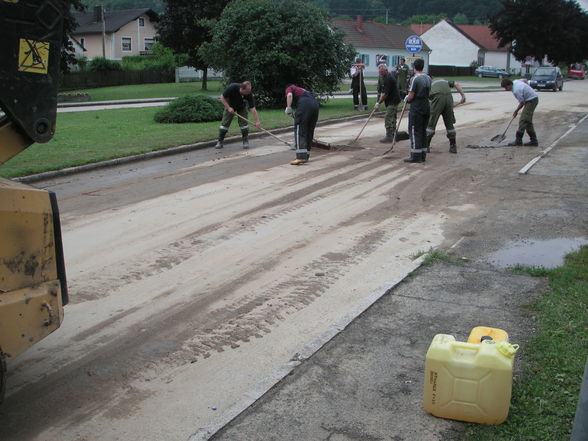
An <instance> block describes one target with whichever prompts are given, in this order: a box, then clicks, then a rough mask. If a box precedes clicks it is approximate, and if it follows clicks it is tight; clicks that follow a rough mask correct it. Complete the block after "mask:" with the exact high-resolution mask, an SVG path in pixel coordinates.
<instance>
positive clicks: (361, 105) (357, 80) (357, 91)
mask: <svg viewBox="0 0 588 441" xmlns="http://www.w3.org/2000/svg"><path fill="white" fill-rule="evenodd" d="M364 68H365V64H363V63H362V62H361V60H360V59H359V58H358V59H357V60H355V63H353V64H352V65H351V90H352V91H353V108H354V109H355V110H367V109H368V103H367V91H366V90H365V83H364V81H363V69H364Z"/></svg>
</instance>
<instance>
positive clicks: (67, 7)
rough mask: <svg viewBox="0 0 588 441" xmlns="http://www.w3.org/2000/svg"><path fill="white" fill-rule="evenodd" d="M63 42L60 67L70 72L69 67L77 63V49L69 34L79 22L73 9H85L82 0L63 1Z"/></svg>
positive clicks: (63, 70)
mask: <svg viewBox="0 0 588 441" xmlns="http://www.w3.org/2000/svg"><path fill="white" fill-rule="evenodd" d="M63 5H64V8H63V11H64V13H63V43H62V45H61V62H60V68H61V71H62V72H68V71H69V67H70V66H72V65H74V64H76V63H77V60H76V57H75V49H74V46H73V43H72V41H71V40H70V39H69V36H70V35H71V33H72V32H73V30H74V29H75V28H77V27H78V23H77V22H76V19H75V18H74V16H73V14H72V10H76V11H83V10H84V9H85V7H84V5H83V3H82V2H81V1H80V0H64V1H63Z"/></svg>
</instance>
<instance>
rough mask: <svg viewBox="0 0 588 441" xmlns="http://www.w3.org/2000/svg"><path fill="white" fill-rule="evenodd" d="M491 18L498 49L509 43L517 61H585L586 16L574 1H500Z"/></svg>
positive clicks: (587, 24) (587, 29)
mask: <svg viewBox="0 0 588 441" xmlns="http://www.w3.org/2000/svg"><path fill="white" fill-rule="evenodd" d="M500 3H501V4H502V10H501V11H499V12H498V13H497V14H496V15H494V16H492V17H490V29H492V32H493V33H494V34H495V35H496V37H497V38H498V39H499V40H500V46H506V45H508V44H511V43H512V46H513V53H514V55H515V57H516V58H517V59H518V60H523V59H524V58H525V57H527V56H531V57H533V58H534V59H535V60H537V61H541V60H543V59H544V58H545V57H547V59H548V60H549V61H550V62H552V63H554V64H559V63H560V62H565V63H568V64H569V63H573V62H575V61H578V60H583V59H585V58H588V48H587V46H586V42H587V41H588V14H586V13H585V12H584V11H583V10H582V9H581V8H580V6H579V5H578V3H576V2H575V1H574V0H500Z"/></svg>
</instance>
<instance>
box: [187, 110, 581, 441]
mask: <svg viewBox="0 0 588 441" xmlns="http://www.w3.org/2000/svg"><path fill="white" fill-rule="evenodd" d="M587 140H588V121H587V120H586V118H584V119H582V120H581V122H580V124H579V126H578V127H576V128H575V129H574V130H573V131H571V132H570V133H569V136H566V137H564V138H562V139H560V140H559V141H557V146H556V148H553V149H552V150H551V151H549V153H548V154H547V155H546V158H544V159H543V160H541V161H539V162H538V163H537V164H536V165H535V166H534V167H532V168H531V169H530V171H528V173H529V174H530V175H534V176H535V177H539V178H541V179H548V180H549V182H550V186H549V188H541V189H537V190H536V191H538V192H545V193H551V194H555V199H553V200H554V201H556V202H554V205H556V206H553V207H552V208H551V209H550V211H549V213H548V215H549V216H552V217H556V218H559V219H560V220H561V222H566V221H565V218H566V215H565V210H564V209H562V205H561V204H562V203H561V202H560V201H557V192H558V191H562V192H563V191H564V190H563V188H559V186H558V179H559V178H560V177H561V176H564V175H565V176H570V175H571V176H586V175H587V174H588V171H587V169H586V164H587V163H588V148H587V145H586V144H587ZM533 179H534V178H530V179H529V180H528V181H527V182H528V183H523V191H530V190H527V189H526V188H525V185H532V184H531V183H532V182H535V181H533ZM543 182H545V180H544V181H543ZM582 182H583V183H585V182H586V180H585V179H584V180H582ZM566 185H569V184H566ZM581 187H582V188H577V189H576V192H575V193H574V194H562V198H563V199H565V198H566V197H567V196H570V197H569V201H568V203H572V204H574V203H577V202H574V201H576V198H580V199H579V200H581V201H583V203H585V200H586V198H585V196H586V191H585V186H581ZM506 207H508V205H507V206H506ZM525 209H526V210H529V208H528V207H527V208H525ZM541 209H544V207H541ZM530 210H533V208H530ZM538 210H539V208H538ZM542 215H543V214H542ZM558 216H559V217H558ZM507 218H508V219H510V217H507ZM501 220H502V219H501ZM489 222H491V221H489ZM510 222H511V223H512V225H504V226H503V229H504V233H503V234H504V237H505V238H507V237H509V231H508V229H509V227H513V226H515V225H516V227H515V228H513V229H515V230H519V231H520V230H521V229H523V230H524V229H525V225H524V217H514V216H512V219H511V220H510ZM521 224H522V225H521ZM584 224H585V223H584ZM558 227H559V228H558V229H557V231H555V229H554V230H553V232H554V234H556V235H561V233H562V231H566V230H567V231H569V232H570V233H571V234H570V237H552V238H549V239H546V238H544V237H535V234H537V231H536V230H528V233H527V235H526V236H525V237H523V238H519V239H518V240H512V241H509V240H506V241H505V242H504V243H505V245H504V246H503V247H502V248H500V249H498V250H496V249H494V250H493V251H492V252H491V253H487V254H486V255H483V256H479V255H478V256H477V257H479V259H473V258H472V255H473V254H475V253H478V254H479V253H480V248H476V249H472V248H471V247H472V246H476V245H473V244H475V243H476V242H477V243H478V245H477V246H478V247H479V246H480V245H479V243H482V242H484V240H486V242H488V241H490V242H491V241H493V240H495V238H492V237H487V238H486V239H485V238H484V231H483V230H482V229H481V227H480V229H479V230H477V231H476V234H477V236H476V237H475V240H469V238H468V237H465V236H464V238H463V239H465V240H460V241H458V243H456V244H454V245H453V246H451V247H448V249H447V250H446V251H445V252H446V253H449V254H450V255H451V256H452V257H453V258H454V259H457V260H458V261H459V260H460V257H459V256H469V258H466V257H462V258H461V259H462V260H463V265H460V264H451V263H443V262H438V263H435V264H433V265H431V266H424V267H421V268H420V269H418V270H416V271H415V272H414V273H413V274H411V275H410V276H408V277H407V278H406V279H405V280H404V281H402V282H401V283H400V284H398V285H397V286H395V287H394V288H392V289H390V290H389V291H388V292H387V293H385V294H384V295H383V296H382V297H381V298H380V299H379V300H378V301H377V302H375V303H374V304H373V305H372V306H371V307H369V308H368V309H367V310H366V311H365V312H364V313H362V314H361V315H360V316H358V317H357V318H356V319H355V320H354V321H353V322H352V323H351V324H350V325H349V326H347V327H346V328H345V329H344V330H342V332H340V333H339V334H338V335H336V336H335V337H334V338H333V339H331V340H330V341H329V342H327V343H326V344H325V345H324V346H323V347H321V348H320V349H318V350H317V351H316V352H314V353H312V354H303V355H300V354H296V355H295V356H294V357H293V358H292V360H291V363H290V365H289V366H286V367H285V369H284V371H285V372H284V377H283V379H282V380H281V381H280V382H278V383H277V384H276V385H275V386H274V387H273V388H272V389H270V390H269V391H268V392H267V393H266V394H265V395H263V396H262V397H261V398H260V399H258V400H255V401H254V402H252V403H250V405H249V406H244V408H243V411H242V412H241V413H240V414H239V415H238V416H236V417H235V418H234V419H233V420H232V421H230V422H225V423H223V422H221V421H213V422H212V423H211V424H210V426H208V427H201V428H199V430H198V431H196V432H195V433H194V435H193V436H192V437H191V438H190V441H198V440H208V439H210V440H214V441H257V440H264V441H273V440H275V441H278V440H279V441H288V440H292V441H294V440H296V441H299V440H313V441H314V440H317V441H318V440H329V441H351V440H390V441H448V440H449V441H451V440H456V441H457V440H461V439H462V434H463V431H464V430H465V429H466V427H467V425H466V423H462V422H458V421H453V420H446V419H440V418H436V417H433V416H431V415H429V414H427V413H426V412H425V411H424V409H423V404H422V391H423V384H424V381H423V380H424V378H423V377H424V362H425V356H426V352H427V349H428V346H429V345H430V343H431V340H432V339H433V337H434V336H435V335H436V334H439V333H441V334H450V335H453V336H455V337H456V339H457V340H458V341H466V340H467V336H468V334H469V331H470V330H471V329H472V328H473V327H475V326H489V327H494V328H500V329H504V330H506V331H507V332H508V333H509V337H510V342H511V343H517V344H520V345H521V349H520V351H519V352H518V353H517V356H516V359H515V368H514V375H515V377H516V375H517V374H518V373H519V372H520V370H521V368H522V366H523V365H524V363H525V343H526V341H527V339H528V337H529V335H531V334H532V332H533V326H534V324H533V322H532V318H531V317H530V316H529V315H527V314H526V312H525V308H524V307H523V306H524V305H526V304H528V303H529V302H532V301H533V300H535V299H537V298H538V296H540V294H541V292H542V291H543V290H544V289H546V281H545V280H544V279H541V278H533V277H529V276H522V275H514V274H513V273H512V272H510V271H508V269H505V268H508V267H510V266H514V265H516V264H522V265H529V266H543V267H546V268H551V267H554V266H557V265H560V264H561V263H562V262H563V256H564V255H565V254H567V253H569V252H572V251H574V250H577V249H578V248H579V247H580V246H582V245H584V244H586V243H588V235H584V236H581V237H578V235H577V231H578V228H580V229H582V221H580V222H576V223H575V224H574V226H572V225H571V223H570V225H569V226H568V228H566V226H565V225H558ZM499 230H500V228H499ZM542 231H543V232H545V231H549V225H545V226H544V228H543V230H542ZM584 231H585V230H584ZM492 234H496V233H495V232H493V233H492ZM518 235H519V234H518V233H514V234H512V235H511V236H518ZM564 236H565V235H564ZM515 387H516V383H515Z"/></svg>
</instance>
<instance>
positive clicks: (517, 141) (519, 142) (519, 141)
mask: <svg viewBox="0 0 588 441" xmlns="http://www.w3.org/2000/svg"><path fill="white" fill-rule="evenodd" d="M524 134H525V133H524V132H519V131H518V130H517V133H516V134H515V140H514V141H513V142H509V143H508V145H523V135H524Z"/></svg>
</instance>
